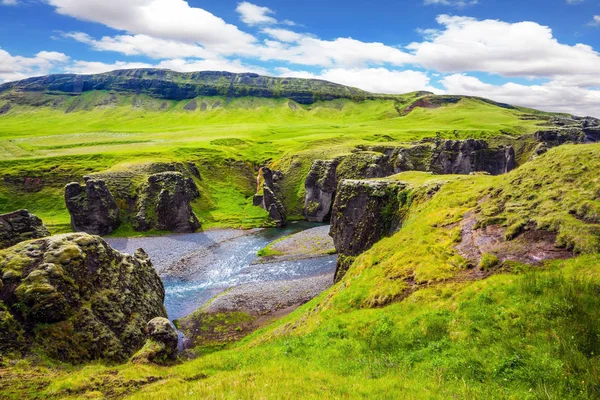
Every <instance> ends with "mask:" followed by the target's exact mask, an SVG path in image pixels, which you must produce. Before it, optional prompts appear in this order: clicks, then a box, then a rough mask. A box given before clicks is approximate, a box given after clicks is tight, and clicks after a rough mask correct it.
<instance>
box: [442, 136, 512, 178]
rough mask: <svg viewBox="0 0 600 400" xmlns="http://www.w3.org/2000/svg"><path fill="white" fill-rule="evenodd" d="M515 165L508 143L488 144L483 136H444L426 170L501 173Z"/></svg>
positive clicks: (456, 172)
mask: <svg viewBox="0 0 600 400" xmlns="http://www.w3.org/2000/svg"><path fill="white" fill-rule="evenodd" d="M516 167H517V163H516V156H515V150H514V149H513V148H512V147H511V146H506V147H504V146H500V147H498V148H490V147H489V145H488V143H487V142H486V141H485V140H475V139H468V140H444V141H441V142H440V143H438V144H437V146H436V147H435V149H434V150H433V154H432V157H431V163H430V170H431V172H433V173H435V174H470V173H472V172H487V173H489V174H491V175H501V174H506V173H507V172H510V171H512V170H513V169H515V168H516Z"/></svg>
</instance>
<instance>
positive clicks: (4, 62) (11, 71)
mask: <svg viewBox="0 0 600 400" xmlns="http://www.w3.org/2000/svg"><path fill="white" fill-rule="evenodd" d="M68 61H69V57H68V56H67V55H66V54H63V53H58V52H55V51H40V52H39V53H37V54H36V55H35V56H34V57H22V56H12V55H11V54H10V53H8V52H7V51H5V50H2V49H0V82H3V81H14V80H19V79H25V78H29V77H31V76H36V75H45V74H48V73H50V72H52V71H53V69H54V68H56V67H59V66H63V65H64V64H65V63H67V62H68Z"/></svg>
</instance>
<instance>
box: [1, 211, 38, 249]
mask: <svg viewBox="0 0 600 400" xmlns="http://www.w3.org/2000/svg"><path fill="white" fill-rule="evenodd" d="M46 236H50V232H48V229H47V228H46V227H45V226H44V224H43V223H42V220H41V219H39V218H38V217H36V216H35V215H33V214H31V213H30V212H29V211H27V210H19V211H15V212H12V213H8V214H3V215H0V249H5V248H7V247H10V246H14V245H15V244H17V243H20V242H23V241H26V240H30V239H39V238H43V237H46Z"/></svg>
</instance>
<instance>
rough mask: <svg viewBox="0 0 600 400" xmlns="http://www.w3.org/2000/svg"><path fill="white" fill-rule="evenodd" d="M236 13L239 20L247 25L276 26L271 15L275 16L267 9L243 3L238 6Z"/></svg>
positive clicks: (275, 21)
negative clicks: (238, 15)
mask: <svg viewBox="0 0 600 400" xmlns="http://www.w3.org/2000/svg"><path fill="white" fill-rule="evenodd" d="M236 11H237V12H238V13H239V14H240V19H241V20H242V22H243V23H245V24H248V25H262V24H276V23H277V20H276V19H275V18H273V17H272V16H271V15H273V14H275V12H274V11H273V10H271V9H270V8H269V7H261V6H257V5H256V4H252V3H249V2H247V1H244V2H242V3H240V4H238V6H237V8H236Z"/></svg>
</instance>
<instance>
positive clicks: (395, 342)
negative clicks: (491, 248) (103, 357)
mask: <svg viewBox="0 0 600 400" xmlns="http://www.w3.org/2000/svg"><path fill="white" fill-rule="evenodd" d="M599 160H600V145H580V146H564V147H560V148H556V149H553V150H551V151H550V152H549V153H547V154H546V155H544V156H542V157H540V158H539V159H537V160H535V161H533V162H532V163H531V164H529V165H527V166H525V167H522V168H519V169H518V170H516V171H513V172H511V173H510V174H508V175H505V176H500V177H489V176H468V177H456V176H449V177H446V176H437V177H436V176H431V175H428V174H422V173H405V174H401V175H398V176H397V177H396V179H399V180H402V181H405V182H407V183H409V184H411V185H413V186H415V187H419V186H422V185H428V184H429V185H431V184H432V183H435V182H439V181H443V182H445V184H444V186H443V187H442V189H441V190H440V191H439V192H438V193H437V194H436V195H435V196H434V197H433V198H432V199H431V200H429V201H417V202H415V203H414V205H413V207H412V208H411V210H410V213H409V215H408V219H407V220H406V223H405V224H404V226H403V227H402V229H401V230H400V231H399V232H398V233H396V234H395V235H394V236H392V237H390V238H388V239H384V240H382V241H381V242H379V243H378V244H376V245H375V246H374V247H373V249H371V250H370V251H368V252H366V253H365V254H364V255H362V256H361V257H359V258H358V259H357V260H356V262H355V263H354V265H353V266H352V268H351V269H350V270H349V271H348V273H347V275H346V276H345V278H344V279H343V280H342V282H340V283H338V284H337V285H335V286H334V287H333V288H332V289H330V290H329V291H327V292H325V293H323V294H322V295H321V296H319V297H318V298H316V299H314V300H313V301H311V302H309V303H308V304H306V305H305V306H303V307H301V308H300V309H299V310H297V311H296V312H294V313H293V314H291V315H290V316H288V317H286V318H285V319H283V320H280V321H278V322H276V323H274V324H273V325H271V326H270V327H267V328H265V329H264V330H262V331H260V332H257V333H255V334H254V335H252V336H251V337H249V338H247V339H246V340H244V341H243V342H242V343H240V344H238V345H237V346H236V347H235V348H233V349H231V350H225V351H218V352H215V353H212V354H208V355H205V356H203V357H201V358H199V359H197V360H194V361H189V362H186V363H183V364H181V365H177V366H173V367H155V366H139V365H135V366H132V365H124V366H118V367H105V366H102V365H93V366H87V367H83V368H78V367H64V368H65V369H64V370H61V369H56V367H52V368H51V369H49V370H48V369H44V368H39V367H38V368H35V369H28V368H26V367H27V365H28V364H27V363H26V362H22V363H21V364H20V365H18V366H17V368H12V369H11V370H8V371H4V373H3V375H2V377H3V378H4V379H6V382H9V384H8V385H7V388H8V391H5V393H4V394H5V395H6V396H7V397H9V398H11V396H12V398H22V397H23V396H22V393H23V392H28V393H31V394H32V395H33V394H34V393H37V394H38V395H39V396H40V397H44V398H53V397H54V398H71V397H73V398H74V397H81V396H84V395H85V396H90V397H92V396H94V395H101V394H105V395H125V394H128V395H131V396H132V397H133V398H140V399H163V398H182V397H184V396H188V397H190V398H203V399H204V398H206V399H209V398H249V399H250V398H289V399H293V398H315V399H316V398H324V397H327V398H360V397H363V398H364V397H368V398H390V399H393V398H415V399H422V398H486V399H488V398H498V399H505V398H510V399H538V398H553V399H570V398H576V399H592V398H598V397H599V396H600V385H599V384H598V382H600V367H599V365H600V363H599V362H600V320H599V319H598V314H599V312H600V297H599V296H598V291H599V290H600V255H599V254H598V253H599V252H600V248H599V247H598V246H597V243H595V242H593V240H592V239H593V238H597V237H598V231H597V229H598V224H599V222H600V219H599V216H598V214H597V213H594V212H593V211H590V210H593V207H595V206H597V205H598V202H599V201H600V181H598V178H597V177H598V173H599V172H600V161H599ZM557 163H560V164H561V168H558V167H557ZM536 184H539V186H536V187H535V191H533V190H532V188H531V187H530V185H536ZM500 190H501V191H500ZM525 194H527V196H525ZM499 202H501V203H502V204H503V205H504V206H503V207H497V206H498V204H499ZM478 203H479V204H478ZM517 204H518V205H519V206H520V207H522V209H521V211H523V212H525V214H524V215H528V216H529V218H530V219H531V220H532V221H533V223H536V224H537V225H538V226H540V227H546V228H549V229H553V230H554V231H556V232H557V233H558V234H559V238H561V237H564V236H565V235H567V236H570V235H575V237H573V236H570V237H571V239H573V240H572V242H571V244H572V245H574V246H578V244H579V243H585V244H586V245H585V246H583V247H580V250H581V251H583V252H584V253H587V254H583V255H581V256H579V257H578V258H575V259H572V260H568V261H554V262H549V263H546V264H545V265H544V266H537V267H532V266H527V265H522V264H517V263H506V264H505V265H503V266H502V267H501V268H500V269H497V270H495V274H494V275H492V276H491V277H489V278H487V279H485V280H475V279H474V278H469V270H467V265H466V263H465V262H464V260H462V259H461V258H460V256H459V255H458V254H457V253H456V250H455V249H454V245H455V243H456V242H457V239H458V238H459V236H460V235H458V233H459V232H458V228H457V227H456V222H459V221H460V220H461V219H462V217H463V216H464V214H465V213H466V212H467V211H469V210H474V209H479V210H481V213H482V216H483V218H485V217H491V216H494V217H496V218H499V219H498V220H502V219H504V220H505V224H506V225H507V226H510V224H511V218H513V216H514V215H513V212H515V211H514V210H515V208H514V207H512V206H514V205H517ZM581 204H588V205H587V206H586V207H583V210H582V211H581V212H582V213H583V212H585V218H581V217H580V218H574V215H578V214H573V213H572V212H571V211H572V209H575V212H576V213H577V212H579V211H577V210H579V208H581V207H579V206H578V207H574V206H575V205H581ZM492 210H493V211H492ZM596 210H597V208H596ZM571 217H573V218H574V219H571ZM593 229H596V231H595V233H594V234H592V235H590V232H592V230H593ZM561 241H562V239H561ZM409 276H410V277H413V278H414V282H415V284H416V285H417V286H416V287H415V288H414V289H418V290H414V291H413V292H410V293H409V294H407V292H405V289H407V281H405V278H407V277H409ZM19 368H21V369H19ZM1 373H2V372H0V374H1ZM44 380H46V382H45V383H44ZM19 385H20V386H19ZM0 387H1V386H0ZM11 388H12V389H11ZM15 388H17V389H15ZM10 390H12V394H11V392H10ZM19 391H20V393H19Z"/></svg>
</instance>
